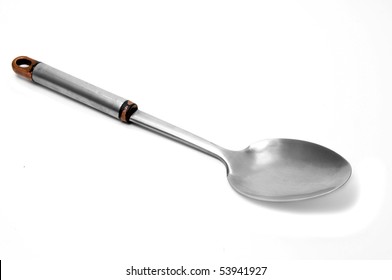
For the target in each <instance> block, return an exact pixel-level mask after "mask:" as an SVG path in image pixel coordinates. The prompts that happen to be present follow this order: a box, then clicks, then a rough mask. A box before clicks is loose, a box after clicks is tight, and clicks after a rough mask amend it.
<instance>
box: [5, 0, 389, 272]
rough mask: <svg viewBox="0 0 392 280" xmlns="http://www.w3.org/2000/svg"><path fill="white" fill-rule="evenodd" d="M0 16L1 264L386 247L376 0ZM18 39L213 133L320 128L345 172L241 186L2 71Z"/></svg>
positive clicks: (53, 61) (191, 262)
mask: <svg viewBox="0 0 392 280" xmlns="http://www.w3.org/2000/svg"><path fill="white" fill-rule="evenodd" d="M0 31H1V34H0V36H1V37H0V42H1V45H0V46H1V47H0V48H1V49H0V81H1V82H0V101H1V102H0V104H1V108H0V125H1V126H0V128H1V137H0V144H1V145H0V259H3V260H9V261H8V265H5V264H3V268H4V271H6V272H7V271H8V279H22V278H23V277H25V278H26V277H27V276H29V277H30V278H29V279H53V275H52V274H51V272H50V273H49V272H48V271H51V270H50V269H49V268H48V267H46V268H45V265H43V264H45V263H47V262H49V263H52V264H53V265H57V266H58V267H57V268H58V269H59V270H61V271H62V273H60V274H57V275H56V278H57V279H63V278H62V277H64V279H66V277H67V276H69V275H75V271H78V273H77V274H78V275H83V276H85V277H89V278H91V279H92V278H93V276H94V277H95V278H94V279H101V278H100V277H102V279H108V278H112V279H120V278H124V277H125V273H124V269H125V268H127V267H129V266H131V265H134V266H139V267H143V266H155V267H160V266H170V265H171V266H180V265H187V266H189V267H192V266H193V267H198V266H201V267H203V266H204V267H205V266H208V267H216V266H225V265H241V264H242V265H260V264H268V262H266V261H262V260H270V261H272V262H273V263H274V264H277V266H278V264H279V262H277V261H279V260H303V259H310V260H320V259H323V260H325V259H329V260H341V259H354V260H355V259H391V258H392V242H391V241H390V240H391V236H392V226H391V218H392V190H391V188H390V187H391V177H390V173H391V167H392V160H391V156H392V149H391V143H392V141H391V140H392V139H391V133H390V130H391V120H392V113H391V109H390V108H391V101H392V99H391V97H390V96H391V92H392V82H391V77H392V52H391V50H392V2H391V1H116V0H112V1H73V0H69V1H64V2H59V1H43V0H37V1H11V0H0ZM19 55H27V56H30V57H32V58H35V59H37V60H40V61H43V62H45V63H47V64H49V65H51V66H53V67H56V68H58V69H60V70H62V71H65V72H67V73H69V74H72V75H74V76H76V77H79V78H81V79H83V80H86V81H88V82H90V83H92V84H95V85H97V86H100V87H102V88H104V89H106V90H109V91H111V92H113V93H116V94H118V95H120V96H123V97H126V98H129V99H131V100H133V101H135V102H136V103H138V105H139V108H140V109H141V110H143V111H145V112H148V113H150V114H152V115H154V116H157V117H159V118H162V119H164V120H166V121H168V122H171V123H173V124H175V125H178V126H180V127H183V128H185V129H187V130H189V131H191V132H193V133H196V134H198V135H200V136H203V137H205V138H206V139H209V140H211V141H213V142H215V143H218V144H220V145H222V146H224V147H227V148H231V149H242V148H245V147H246V146H247V145H248V144H250V143H252V142H255V141H257V140H260V139H263V138H274V137H284V138H296V139H304V140H308V141H312V142H316V143H319V144H322V145H325V146H327V147H329V148H331V149H333V150H336V151H337V152H338V153H340V154H342V155H343V156H344V157H345V158H346V159H347V160H349V162H350V163H351V164H352V167H353V177H352V178H351V180H350V182H349V183H348V184H347V185H346V186H345V187H343V188H342V189H340V190H339V191H337V192H335V193H333V194H330V195H328V196H325V197H323V198H318V199H314V200H309V201H303V202H297V203H284V204H274V203H264V202H257V201H253V200H250V199H247V198H244V197H242V196H241V195H239V194H237V193H236V192H235V191H234V190H233V189H231V187H230V186H229V184H228V182H227V180H226V178H225V168H224V166H223V165H222V164H221V163H220V162H219V161H217V160H215V159H213V158H210V157H208V156H206V155H204V154H201V153H199V152H197V151H194V150H192V149H189V148H187V147H185V146H182V145H179V144H177V143H175V142H172V141H171V140H168V139H165V138H162V137H160V136H158V135H155V134H152V133H150V132H148V131H145V130H143V129H141V128H139V127H137V126H135V125H129V126H127V125H124V124H122V123H121V122H118V121H116V120H115V119H112V118H110V117H107V116H105V115H103V114H101V113H99V112H97V111H94V110H90V109H89V108H87V107H85V106H83V105H81V104H78V103H75V102H73V101H71V100H70V99H67V98H65V97H62V96H61V95H59V94H55V93H54V92H52V91H50V90H47V89H44V88H42V87H40V86H37V85H35V84H32V83H30V82H28V81H26V80H24V79H21V78H18V77H16V75H15V74H14V73H13V71H12V69H11V61H12V59H14V58H15V57H16V56H19ZM109 259H110V260H112V264H113V265H112V266H110V265H109V267H111V268H113V269H107V266H104V265H103V263H104V260H109ZM11 260H14V261H11ZM70 260H72V261H73V262H74V266H72V265H71V266H67V265H66V263H67V262H69V261H70ZM113 260H117V261H113ZM20 263H23V264H24V265H20ZM76 263H77V264H78V265H75V264H76ZM86 263H87V264H88V265H87V264H86ZM27 264H28V265H27ZM7 267H8V270H7ZM21 267H23V268H24V269H23V268H21ZM51 267H52V268H53V266H51ZM104 267H106V270H105V268H104ZM280 269H281V270H283V268H282V267H281V268H280ZM102 270H104V271H106V274H105V273H102ZM275 271H276V270H275ZM287 275H290V274H287ZM77 278H79V277H77ZM85 279H86V278H85ZM125 279H127V278H125ZM128 279H129V277H128ZM379 279H381V278H379Z"/></svg>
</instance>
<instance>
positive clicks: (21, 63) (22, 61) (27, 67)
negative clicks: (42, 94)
mask: <svg viewBox="0 0 392 280" xmlns="http://www.w3.org/2000/svg"><path fill="white" fill-rule="evenodd" d="M38 63H39V62H38V61H36V60H35V59H32V58H30V57H27V56H19V57H17V58H15V59H14V60H13V61H12V69H13V70H14V72H15V73H16V74H18V75H20V76H22V77H25V78H27V79H29V80H32V72H33V69H34V67H35V66H36V65H37V64H38Z"/></svg>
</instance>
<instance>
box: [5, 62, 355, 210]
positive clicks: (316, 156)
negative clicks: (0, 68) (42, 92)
mask: <svg viewBox="0 0 392 280" xmlns="http://www.w3.org/2000/svg"><path fill="white" fill-rule="evenodd" d="M12 68H13V70H14V71H15V72H16V73H17V74H18V75H20V76H23V77H25V78H27V79H29V80H31V81H33V82H36V83H38V84H40V85H43V86H45V87H48V88H50V89H52V90H54V91H57V92H59V93H61V94H63V95H65V96H68V97H70V98H72V99H75V100H77V101H79V102H81V103H84V104H86V105H88V106H90V107H93V108H95V109H97V110H99V111H101V112H103V113H106V114H108V115H110V116H112V117H115V118H117V119H120V120H121V121H123V122H125V123H134V124H136V125H139V126H141V127H144V128H146V129H149V130H152V131H154V132H157V133H159V134H161V135H164V136H166V137H169V138H171V139H174V140H176V141H178V142H181V143H183V144H185V145H187V146H190V147H192V148H195V149H197V150H199V151H201V152H204V153H206V154H208V155H210V156H213V157H215V158H217V159H219V160H220V161H221V162H223V163H224V165H225V166H226V169H227V179H228V181H229V183H230V185H231V186H232V187H233V188H234V189H235V190H236V191H237V192H239V193H241V194H243V195H245V196H247V197H251V198H254V199H257V200H264V201H281V202H284V201H295V200H303V199H308V198H313V197H317V196H321V195H324V194H327V193H330V192H332V191H334V190H336V189H338V188H339V187H341V186H343V185H344V184H345V183H346V182H347V181H348V179H349V178H350V176H351V166H350V164H349V163H348V162H347V161H346V160H345V159H344V158H343V157H342V156H340V155H339V154H337V153H335V152H334V151H332V150H330V149H328V148H326V147H323V146H320V145H317V144H314V143H311V142H306V141H301V140H294V139H268V140H262V141H259V142H256V143H253V144H251V145H250V146H248V147H247V148H245V149H244V150H241V151H231V150H228V149H225V148H222V147H220V146H218V145H216V144H214V143H212V142H210V141H207V140H205V139H203V138H201V137H199V136H197V135H195V134H192V133H190V132H188V131H186V130H183V129H181V128H179V127H176V126H174V125H172V124H169V123H167V122H165V121H163V120H160V119H158V118H156V117H153V116H151V115H149V114H147V113H145V112H142V111H141V110H139V109H138V107H137V105H136V104H135V103H133V102H132V101H129V100H126V99H124V98H122V97H119V96H117V95H114V94H112V93H110V92H108V91H105V90H103V89H100V88H98V87H96V86H93V85H91V84H89V83H86V82H84V81H82V80H80V79H77V78H75V77H73V76H71V75H68V74H66V73H64V72H61V71H59V70H57V69H55V68H53V67H50V66H49V65H47V64H45V63H42V62H39V61H37V60H34V59H32V58H29V57H27V56H20V57H17V58H15V59H14V60H13V61H12Z"/></svg>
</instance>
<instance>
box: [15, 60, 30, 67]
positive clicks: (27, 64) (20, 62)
mask: <svg viewBox="0 0 392 280" xmlns="http://www.w3.org/2000/svg"><path fill="white" fill-rule="evenodd" d="M16 65H18V66H19V67H22V68H27V67H30V65H31V60H28V59H26V58H21V59H18V60H17V61H16Z"/></svg>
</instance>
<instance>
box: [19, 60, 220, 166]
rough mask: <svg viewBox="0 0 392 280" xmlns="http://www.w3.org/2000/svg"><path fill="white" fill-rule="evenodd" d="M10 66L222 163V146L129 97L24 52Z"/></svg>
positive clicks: (20, 72) (109, 113)
mask: <svg viewBox="0 0 392 280" xmlns="http://www.w3.org/2000/svg"><path fill="white" fill-rule="evenodd" d="M12 68H13V70H14V71H15V73H17V74H18V75H20V76H22V77H24V78H27V79H29V80H31V81H33V82H35V83H37V84H40V85H42V86H45V87H47V88H49V89H51V90H54V91H56V92H59V93H61V94H63V95H65V96H68V97H69V98H72V99H74V100H76V101H79V102H81V103H83V104H85V105H88V106H90V107H92V108H95V109H97V110H98V111H101V112H103V113H105V114H108V115H110V116H112V117H114V118H116V119H120V120H121V121H123V122H125V123H135V124H137V125H139V126H141V127H144V128H146V129H149V130H152V131H154V132H157V133H159V134H161V135H164V136H166V137H169V138H171V139H174V140H176V141H178V142H180V143H183V144H185V145H188V146H190V147H192V148H195V149H197V150H199V151H202V152H204V153H206V154H208V155H211V156H213V157H216V158H218V159H220V160H221V161H222V162H224V163H225V160H224V157H225V152H227V151H226V150H225V149H223V148H221V147H219V146H218V145H216V144H213V143H211V142H209V141H207V140H205V139H203V138H201V137H199V136H197V135H195V134H192V133H190V132H188V131H186V130H184V129H181V128H179V127H176V126H174V125H172V124H169V123H167V122H165V121H163V120H160V119H158V118H155V117H153V116H151V115H149V114H147V113H144V112H141V111H140V110H138V107H137V105H136V104H135V103H133V102H132V101H129V100H126V99H124V98H122V97H120V96H117V95H115V94H113V93H110V92H108V91H106V90H103V89H101V88H99V87H96V86H94V85H91V84H89V83H87V82H85V81H82V80H80V79H78V78H75V77H73V76H71V75H69V74H66V73H64V72H62V71H60V70H57V69H55V68H53V67H51V66H49V65H47V64H45V63H43V62H39V61H37V60H34V59H32V58H29V57H27V56H19V57H17V58H15V59H14V60H13V61H12Z"/></svg>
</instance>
